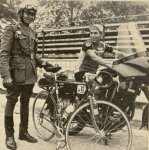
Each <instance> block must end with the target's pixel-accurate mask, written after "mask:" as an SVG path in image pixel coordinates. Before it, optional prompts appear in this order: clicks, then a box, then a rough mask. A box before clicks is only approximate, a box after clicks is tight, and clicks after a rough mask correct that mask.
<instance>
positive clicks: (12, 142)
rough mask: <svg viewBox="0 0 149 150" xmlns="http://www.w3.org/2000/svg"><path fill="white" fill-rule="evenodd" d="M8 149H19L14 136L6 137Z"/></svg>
mask: <svg viewBox="0 0 149 150" xmlns="http://www.w3.org/2000/svg"><path fill="white" fill-rule="evenodd" d="M6 147H7V148H8V149H11V150H15V149H17V144H16V142H15V139H14V135H12V136H7V135H6Z"/></svg>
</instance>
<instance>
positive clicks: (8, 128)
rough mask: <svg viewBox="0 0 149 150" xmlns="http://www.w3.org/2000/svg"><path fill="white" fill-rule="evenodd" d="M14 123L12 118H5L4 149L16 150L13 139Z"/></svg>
mask: <svg viewBox="0 0 149 150" xmlns="http://www.w3.org/2000/svg"><path fill="white" fill-rule="evenodd" d="M13 126H14V122H13V116H11V117H9V116H5V132H6V141H5V143H6V147H7V148H8V149H11V150H15V149H17V144H16V142H15V139H14V128H13Z"/></svg>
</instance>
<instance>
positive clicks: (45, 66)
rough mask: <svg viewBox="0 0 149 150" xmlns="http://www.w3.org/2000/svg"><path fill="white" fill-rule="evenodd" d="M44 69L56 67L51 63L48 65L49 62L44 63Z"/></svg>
mask: <svg viewBox="0 0 149 150" xmlns="http://www.w3.org/2000/svg"><path fill="white" fill-rule="evenodd" d="M42 67H43V68H44V69H45V68H47V67H54V66H53V65H52V64H50V63H48V62H47V61H44V62H43V63H42Z"/></svg>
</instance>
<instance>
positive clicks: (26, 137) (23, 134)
mask: <svg viewBox="0 0 149 150" xmlns="http://www.w3.org/2000/svg"><path fill="white" fill-rule="evenodd" d="M19 139H20V140H25V141H27V142H30V143H37V139H36V138H34V137H32V136H31V135H30V134H29V133H28V131H20V132H19Z"/></svg>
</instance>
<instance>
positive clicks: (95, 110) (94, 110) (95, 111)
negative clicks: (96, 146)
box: [89, 96, 106, 139]
mask: <svg viewBox="0 0 149 150" xmlns="http://www.w3.org/2000/svg"><path fill="white" fill-rule="evenodd" d="M96 102H97V101H96V100H95V98H94V96H89V104H90V110H91V119H92V123H93V127H94V129H95V131H96V133H97V136H100V137H101V138H103V139H104V138H105V137H106V135H105V133H104V131H102V130H99V123H100V117H99V115H100V114H99V107H98V105H97V103H96Z"/></svg>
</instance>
